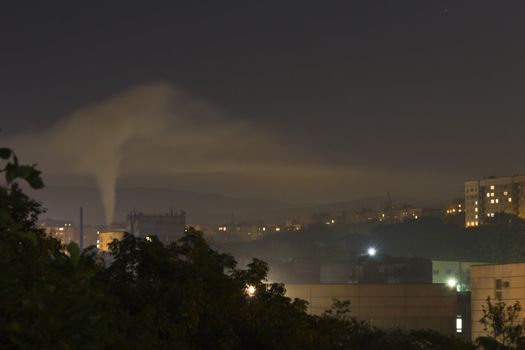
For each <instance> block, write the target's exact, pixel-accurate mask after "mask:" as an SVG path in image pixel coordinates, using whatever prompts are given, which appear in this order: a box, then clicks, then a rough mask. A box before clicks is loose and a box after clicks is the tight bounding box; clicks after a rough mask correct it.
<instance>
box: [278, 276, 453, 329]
mask: <svg viewBox="0 0 525 350" xmlns="http://www.w3.org/2000/svg"><path fill="white" fill-rule="evenodd" d="M286 296H288V297H290V298H300V299H303V300H306V301H307V302H308V303H309V304H308V312H309V313H311V314H314V315H320V314H322V313H323V312H324V311H325V310H326V309H329V308H330V307H331V305H332V303H333V300H334V299H337V300H340V301H345V300H348V301H350V311H351V315H352V316H354V317H356V318H358V319H359V320H366V321H369V322H370V323H371V324H373V325H374V326H377V327H379V328H394V327H399V328H401V329H432V330H435V331H437V332H440V333H443V334H447V335H453V334H457V333H458V330H461V331H462V329H461V327H460V328H459V329H458V328H457V327H456V326H457V325H459V324H460V322H458V305H457V303H458V296H457V292H456V291H455V290H454V289H451V288H448V287H447V286H446V285H443V284H286ZM460 320H461V319H460Z"/></svg>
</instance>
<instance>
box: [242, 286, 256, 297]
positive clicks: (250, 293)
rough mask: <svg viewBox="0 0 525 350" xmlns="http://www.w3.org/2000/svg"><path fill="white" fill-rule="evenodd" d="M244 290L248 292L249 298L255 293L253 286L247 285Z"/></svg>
mask: <svg viewBox="0 0 525 350" xmlns="http://www.w3.org/2000/svg"><path fill="white" fill-rule="evenodd" d="M244 290H245V292H246V294H248V296H249V297H250V298H251V297H253V296H254V295H255V286H252V285H247V286H246V288H245V289H244Z"/></svg>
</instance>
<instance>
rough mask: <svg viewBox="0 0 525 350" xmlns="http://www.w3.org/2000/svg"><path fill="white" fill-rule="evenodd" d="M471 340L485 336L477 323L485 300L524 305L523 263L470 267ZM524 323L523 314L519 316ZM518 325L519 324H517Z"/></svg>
mask: <svg viewBox="0 0 525 350" xmlns="http://www.w3.org/2000/svg"><path fill="white" fill-rule="evenodd" d="M471 278H472V280H471V293H472V301H471V307H472V340H475V339H476V338H477V337H480V336H485V335H487V331H486V330H485V329H484V328H483V325H482V324H481V323H480V322H479V320H480V319H481V317H482V316H483V305H486V304H487V298H488V297H490V298H491V299H492V300H493V301H496V300H502V301H504V302H505V303H506V304H507V305H512V304H514V303H515V302H516V301H519V302H520V303H521V305H525V263H516V264H493V265H478V266H472V267H471ZM519 317H520V321H525V313H524V312H523V311H522V312H521V313H520V315H519ZM518 323H519V322H518Z"/></svg>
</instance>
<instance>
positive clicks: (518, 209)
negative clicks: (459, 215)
mask: <svg viewBox="0 0 525 350" xmlns="http://www.w3.org/2000/svg"><path fill="white" fill-rule="evenodd" d="M496 213H507V214H513V215H517V216H519V217H521V218H525V175H519V176H507V177H490V178H487V179H483V180H471V181H466V182H465V226H466V227H473V226H479V225H482V224H484V223H485V222H486V221H487V219H490V218H492V217H494V216H495V214H496Z"/></svg>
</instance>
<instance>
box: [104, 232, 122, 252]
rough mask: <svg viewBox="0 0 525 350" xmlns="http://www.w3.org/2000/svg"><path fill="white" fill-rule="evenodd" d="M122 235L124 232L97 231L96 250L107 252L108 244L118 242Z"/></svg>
mask: <svg viewBox="0 0 525 350" xmlns="http://www.w3.org/2000/svg"><path fill="white" fill-rule="evenodd" d="M124 234H125V232H124V231H102V232H100V231H97V236H98V237H97V248H98V249H99V250H100V251H102V252H109V250H110V249H109V244H110V243H112V242H113V241H114V240H117V241H120V240H121V239H122V238H123V237H124Z"/></svg>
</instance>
